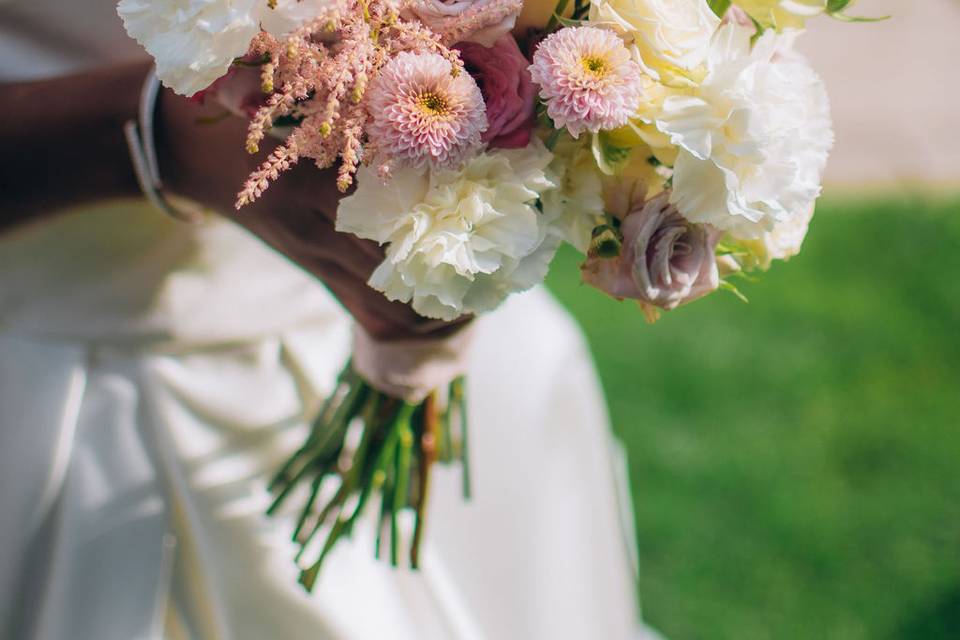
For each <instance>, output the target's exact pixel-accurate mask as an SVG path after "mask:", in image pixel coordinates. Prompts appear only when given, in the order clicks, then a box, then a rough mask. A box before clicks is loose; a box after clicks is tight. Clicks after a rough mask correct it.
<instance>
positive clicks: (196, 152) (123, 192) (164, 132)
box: [0, 64, 466, 339]
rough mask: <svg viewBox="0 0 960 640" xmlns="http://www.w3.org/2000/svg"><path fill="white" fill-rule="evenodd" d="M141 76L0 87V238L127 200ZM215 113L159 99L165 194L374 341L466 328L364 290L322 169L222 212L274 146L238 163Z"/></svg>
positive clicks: (356, 245) (301, 170)
mask: <svg viewBox="0 0 960 640" xmlns="http://www.w3.org/2000/svg"><path fill="white" fill-rule="evenodd" d="M148 69H149V66H148V65H146V64H134V65H128V66H122V67H115V68H110V69H106V70H103V71H97V72H93V73H87V74H81V75H77V76H71V77H68V78H60V79H56V80H47V81H40V82H31V83H23V84H14V85H7V86H4V87H0V233H3V232H4V231H5V230H7V229H9V228H11V227H13V226H14V225H16V224H18V223H20V222H24V221H27V220H30V219H39V218H40V217H42V216H44V215H49V214H50V213H52V212H55V211H57V210H62V209H64V208H66V207H72V206H77V205H81V204H85V203H88V202H94V201H96V200H104V199H111V198H117V197H123V196H134V197H135V196H137V195H139V193H140V191H139V187H138V186H137V181H136V177H135V175H134V172H133V169H132V166H131V162H130V157H129V153H128V150H127V145H126V142H125V139H124V136H123V130H122V128H123V124H124V122H126V121H127V120H129V119H130V118H131V117H133V116H134V115H135V114H136V113H137V110H138V102H139V95H140V88H141V85H142V83H143V79H144V77H145V76H146V73H147V71H148ZM211 102H212V101H211ZM222 115H223V108H222V107H219V106H217V105H216V104H208V105H206V106H201V105H198V104H197V103H196V101H190V100H188V99H187V98H183V97H181V96H178V95H176V94H174V93H172V92H170V91H168V90H164V91H163V92H162V93H161V95H160V99H159V103H158V105H157V114H156V121H155V124H156V143H157V148H158V155H159V165H160V175H161V177H162V179H163V182H164V184H165V185H166V187H167V188H169V189H170V190H171V191H172V192H174V193H178V194H180V195H183V196H186V197H189V198H191V199H193V200H195V201H197V202H199V203H201V204H202V205H204V206H206V207H209V208H211V209H213V210H215V211H219V212H222V213H225V214H227V215H230V216H231V217H232V218H233V219H234V220H235V221H237V222H239V223H240V224H241V225H243V226H245V227H246V228H247V229H249V230H250V231H252V232H253V233H254V234H256V235H257V236H259V237H260V238H261V239H262V240H263V241H264V242H266V243H267V244H269V245H270V246H272V247H273V248H274V249H276V250H277V251H279V252H280V253H282V254H284V255H285V256H287V257H288V258H289V259H290V260H292V261H293V262H295V263H297V264H298V265H300V266H301V267H302V268H304V269H305V270H306V271H308V272H310V273H311V274H313V275H314V276H316V277H317V278H319V279H320V280H322V281H323V282H324V283H325V284H326V285H327V287H328V288H329V289H330V290H331V291H332V292H333V293H334V295H336V296H337V298H338V299H339V300H340V301H341V303H342V304H343V305H344V306H345V307H346V308H347V310H349V311H350V312H351V314H352V315H353V316H354V317H355V318H356V319H357V321H358V322H359V323H360V324H361V325H363V327H364V328H365V329H366V330H367V332H368V333H370V334H371V335H373V336H374V337H375V338H379V339H399V338H409V337H416V336H423V335H427V334H429V335H431V336H439V335H443V334H446V333H451V332H452V331H454V330H456V328H457V327H458V326H459V325H460V324H462V323H463V322H465V321H466V319H463V320H461V321H457V322H454V323H442V322H438V321H434V320H427V319H425V318H422V317H420V316H418V315H417V314H416V313H415V312H414V311H413V310H412V309H411V308H410V307H409V306H407V305H404V304H399V303H396V302H390V301H389V300H387V299H386V298H385V297H384V296H383V295H382V294H381V293H379V292H376V291H373V290H372V289H370V288H369V287H367V286H366V281H367V279H368V278H369V276H370V274H371V273H372V272H373V270H374V269H375V268H376V266H377V265H378V264H379V263H380V261H381V260H382V259H383V253H382V251H381V249H380V248H379V247H377V246H376V245H375V244H373V243H371V242H368V241H365V240H360V239H359V238H356V237H355V236H352V235H348V234H342V233H337V232H336V231H335V230H334V228H333V220H334V219H335V216H336V208H337V203H338V201H339V198H340V196H341V194H340V193H338V192H337V190H336V187H335V183H334V176H333V173H332V172H330V171H319V170H318V169H317V168H316V167H315V166H313V165H312V163H309V162H305V163H304V164H302V165H300V166H297V167H294V168H293V169H292V170H291V171H289V172H287V173H285V174H283V175H281V176H280V178H279V180H277V181H276V182H275V184H273V185H272V186H271V187H270V188H269V189H268V190H267V191H266V193H265V194H264V196H263V197H262V198H261V199H260V200H259V201H257V202H256V203H254V204H252V205H249V206H247V207H244V208H243V209H241V210H240V211H239V212H234V213H232V214H231V212H233V203H234V200H235V199H236V194H237V192H238V191H239V189H240V187H241V186H242V185H243V182H244V180H245V179H246V177H247V176H248V175H249V174H250V172H251V171H252V170H253V169H254V168H256V166H257V165H258V164H259V163H260V162H261V161H262V159H263V158H264V157H266V155H267V154H268V153H269V151H270V148H269V146H270V145H271V144H275V142H271V141H270V140H265V141H264V143H263V144H262V145H261V146H262V147H263V149H262V151H261V153H260V154H258V155H257V156H256V157H254V156H251V155H249V154H247V153H246V152H245V151H244V138H245V132H246V123H245V121H243V120H242V119H240V118H234V117H227V118H223V117H220V116H222ZM204 120H207V121H210V120H215V121H216V123H215V124H202V123H201V122H202V121H204ZM157 215H163V214H161V213H159V212H158V213H157Z"/></svg>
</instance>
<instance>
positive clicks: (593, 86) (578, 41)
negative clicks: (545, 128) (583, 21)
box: [530, 27, 643, 138]
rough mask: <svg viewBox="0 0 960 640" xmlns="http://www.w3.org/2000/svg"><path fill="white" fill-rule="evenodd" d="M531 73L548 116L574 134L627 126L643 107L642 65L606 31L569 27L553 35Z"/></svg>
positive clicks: (543, 44) (543, 45) (536, 55)
mask: <svg viewBox="0 0 960 640" xmlns="http://www.w3.org/2000/svg"><path fill="white" fill-rule="evenodd" d="M530 75H531V76H533V81H534V82H536V83H537V84H539V85H540V97H541V98H543V100H544V101H545V102H546V104H547V115H549V116H550V118H551V119H552V120H553V122H554V124H556V126H557V127H558V128H562V127H566V128H567V130H568V131H569V132H570V135H572V136H573V137H574V138H576V137H577V136H579V135H580V134H581V133H582V132H584V131H591V132H594V133H595V132H597V131H600V130H601V129H616V128H617V127H622V126H623V125H625V124H627V121H628V120H629V119H630V118H631V117H633V115H634V114H635V113H636V112H637V109H638V107H639V106H640V97H641V94H642V92H643V89H642V87H641V84H640V67H639V66H638V65H637V64H636V63H635V62H634V61H633V60H632V59H631V58H630V52H629V51H627V48H626V47H625V46H624V45H623V42H622V41H621V40H620V38H619V37H618V36H617V35H616V34H615V33H613V32H612V31H607V30H605V29H598V28H596V27H568V28H565V29H560V30H559V31H557V32H555V33H553V34H551V35H550V36H549V37H547V38H546V39H545V40H544V41H543V42H541V43H540V46H539V47H538V48H537V51H536V53H534V54H533V64H532V65H530Z"/></svg>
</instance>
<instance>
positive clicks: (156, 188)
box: [123, 68, 204, 223]
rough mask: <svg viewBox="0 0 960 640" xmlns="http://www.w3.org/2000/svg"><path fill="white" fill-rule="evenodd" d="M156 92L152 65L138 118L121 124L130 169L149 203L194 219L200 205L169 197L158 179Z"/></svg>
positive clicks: (157, 81)
mask: <svg viewBox="0 0 960 640" xmlns="http://www.w3.org/2000/svg"><path fill="white" fill-rule="evenodd" d="M159 95H160V78H158V77H157V72H156V69H154V68H151V69H150V72H149V73H148V74H147V77H146V79H145V80H144V82H143V88H142V89H141V90H140V112H139V121H137V120H128V121H127V122H126V123H125V124H124V125H123V133H124V136H126V139H127V147H128V148H129V149H130V159H131V161H132V162H133V170H134V172H135V173H136V174H137V182H138V183H139V184H140V190H141V191H142V192H143V195H144V196H145V197H146V199H147V201H148V202H150V204H151V205H153V206H154V207H155V208H156V209H159V210H160V211H162V212H163V213H165V214H167V215H168V216H170V217H172V218H176V219H177V220H180V221H182V222H189V223H197V222H200V221H201V220H202V219H203V217H204V215H203V211H202V209H201V208H200V207H197V206H191V204H192V203H189V202H184V201H182V199H181V198H176V197H175V196H173V197H171V196H170V194H168V193H166V192H165V191H164V188H163V182H162V181H161V180H160V167H159V164H158V162H157V147H156V142H155V140H154V127H153V119H154V113H155V111H156V105H157V98H158V96H159ZM174 201H176V202H174Z"/></svg>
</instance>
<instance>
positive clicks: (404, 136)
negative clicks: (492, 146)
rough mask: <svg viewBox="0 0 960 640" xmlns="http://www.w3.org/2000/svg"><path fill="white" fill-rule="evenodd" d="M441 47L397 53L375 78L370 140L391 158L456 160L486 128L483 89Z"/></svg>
mask: <svg viewBox="0 0 960 640" xmlns="http://www.w3.org/2000/svg"><path fill="white" fill-rule="evenodd" d="M452 72H453V66H452V65H451V64H450V62H449V61H448V60H447V59H446V58H444V57H443V56H441V55H439V54H436V53H412V52H409V51H404V52H401V53H398V54H397V55H396V56H395V57H394V58H393V59H392V60H390V61H389V62H388V63H386V64H385V65H383V68H382V69H381V70H380V73H379V75H377V77H376V78H375V79H374V80H373V81H372V82H371V84H370V89H369V92H368V94H367V95H368V102H367V109H368V110H369V111H370V115H371V116H372V120H373V122H372V123H371V124H370V126H369V129H368V133H369V137H370V140H371V141H372V142H373V144H374V145H375V146H376V148H377V149H378V150H379V152H380V153H381V154H382V156H384V157H383V158H382V159H383V160H385V161H387V162H395V163H397V164H398V165H409V166H414V167H417V168H420V167H423V166H424V165H429V166H431V167H436V168H445V167H453V166H456V165H457V164H458V163H459V162H460V161H462V160H463V159H464V158H465V157H466V156H467V154H469V153H470V152H471V151H472V150H474V149H476V148H477V147H479V146H480V144H481V141H480V134H482V133H483V132H484V131H485V130H486V128H487V117H486V114H485V112H484V106H483V95H481V93H480V88H479V87H477V83H476V82H475V81H474V79H473V78H471V77H470V74H469V73H460V74H457V75H456V76H454V75H453V73H452Z"/></svg>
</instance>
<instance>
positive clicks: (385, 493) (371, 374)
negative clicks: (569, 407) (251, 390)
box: [267, 326, 472, 591]
mask: <svg viewBox="0 0 960 640" xmlns="http://www.w3.org/2000/svg"><path fill="white" fill-rule="evenodd" d="M471 337H472V330H471V328H470V327H469V326H468V327H465V328H464V329H461V330H460V331H457V332H456V333H454V334H452V335H450V336H445V337H442V338H436V339H432V338H417V339H412V340H404V341H396V342H389V341H378V340H375V339H374V338H372V337H371V336H370V335H369V334H367V333H366V332H365V331H363V329H361V328H359V327H358V328H357V329H356V330H355V333H354V353H353V357H352V358H351V360H350V362H348V363H347V365H346V367H345V368H344V369H343V371H342V372H341V373H340V376H339V378H338V380H337V384H336V386H335V387H334V389H333V391H332V392H331V394H330V396H329V397H328V398H327V400H326V402H325V403H324V406H323V407H322V408H321V410H320V413H319V415H318V416H317V418H316V420H315V421H314V422H313V425H312V428H311V431H310V435H309V436H308V438H307V441H306V442H305V443H304V444H303V446H301V447H300V448H299V449H298V450H297V451H296V452H295V453H294V454H293V455H292V456H291V457H290V459H289V460H288V461H287V462H286V464H285V465H284V466H283V468H282V469H281V470H280V471H279V473H277V475H276V476H275V477H274V479H273V480H272V481H271V483H270V489H271V490H272V491H274V492H275V493H276V498H275V499H274V502H273V504H272V505H271V506H270V508H269V510H268V512H267V513H268V514H273V513H275V512H276V511H277V509H279V508H280V506H281V505H282V504H284V503H285V502H287V501H290V500H293V496H294V495H303V494H302V492H296V493H295V489H297V488H298V487H305V488H306V489H307V492H306V498H305V500H304V502H303V503H302V505H298V510H299V517H298V518H297V524H296V527H295V529H294V532H293V540H294V542H296V543H297V544H298V545H299V547H300V551H299V552H298V553H297V557H296V561H297V563H298V565H299V566H300V567H301V574H300V582H301V584H303V586H304V587H305V588H306V589H307V590H308V591H310V590H312V589H313V586H314V584H315V583H316V580H317V577H318V575H319V573H320V569H321V566H322V564H323V561H324V560H325V559H326V557H327V555H328V554H329V552H330V551H331V550H332V549H333V548H334V546H335V545H336V543H337V542H338V541H339V540H340V539H342V538H344V537H348V536H350V534H351V533H352V531H353V527H354V526H355V524H356V522H357V520H358V519H359V518H360V517H361V515H362V514H363V513H364V512H365V511H366V509H367V508H368V507H370V505H371V503H373V505H374V506H373V507H370V508H374V509H377V510H378V512H379V517H378V519H377V532H376V544H375V548H374V553H375V555H376V557H377V558H379V557H380V556H381V553H382V552H383V540H384V534H385V533H386V536H387V541H388V542H387V543H388V545H389V557H390V562H391V564H393V565H394V566H399V564H400V538H401V536H400V531H399V524H398V515H399V513H400V512H401V511H403V510H404V509H410V510H412V511H413V512H414V528H413V535H412V538H411V540H410V544H409V548H408V549H407V551H408V559H409V565H410V567H411V568H413V569H417V568H418V567H419V563H420V557H419V555H420V544H421V542H422V540H423V536H424V528H425V524H426V513H427V502H428V498H429V494H430V476H431V468H432V467H433V464H434V463H435V462H440V463H446V464H449V463H452V462H456V461H459V462H461V464H462V465H463V493H464V497H465V498H469V496H470V474H469V458H468V455H469V454H468V449H467V424H466V420H467V414H466V385H465V381H464V372H465V370H466V361H467V353H468V347H469V343H470V341H471ZM378 501H379V504H376V503H377V502H378Z"/></svg>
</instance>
